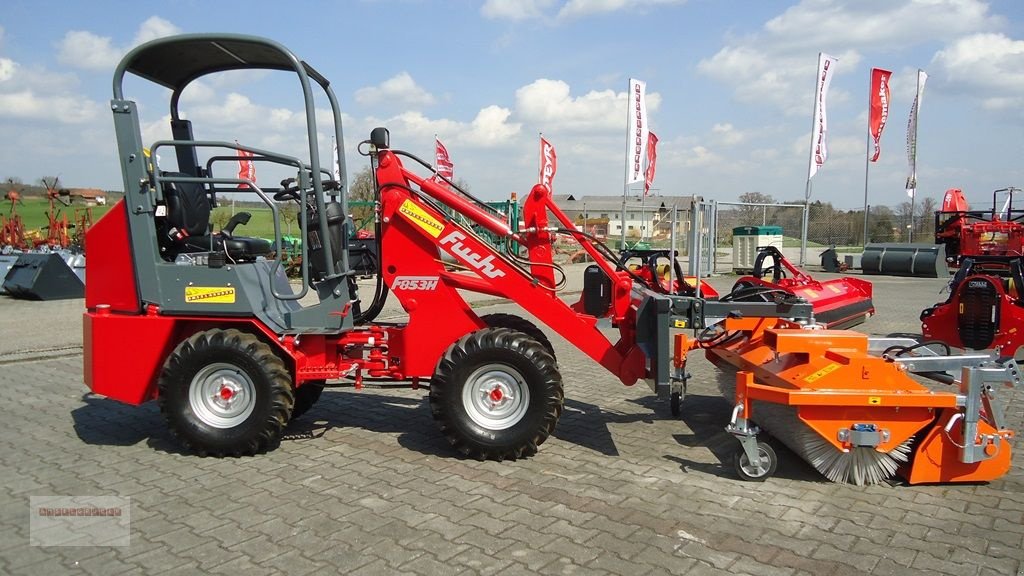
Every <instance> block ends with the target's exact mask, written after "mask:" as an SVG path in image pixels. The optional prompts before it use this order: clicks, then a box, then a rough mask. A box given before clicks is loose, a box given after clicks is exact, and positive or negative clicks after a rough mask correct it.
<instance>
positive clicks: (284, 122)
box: [189, 92, 306, 137]
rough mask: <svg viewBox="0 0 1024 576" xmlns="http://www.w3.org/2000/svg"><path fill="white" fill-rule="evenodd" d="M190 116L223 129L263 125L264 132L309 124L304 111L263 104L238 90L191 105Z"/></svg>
mask: <svg viewBox="0 0 1024 576" xmlns="http://www.w3.org/2000/svg"><path fill="white" fill-rule="evenodd" d="M189 117H190V118H191V119H192V120H193V121H194V122H195V123H197V124H198V123H203V124H205V125H208V126H213V127H217V128H221V129H223V128H231V129H238V128H239V127H243V129H244V127H246V126H254V127H255V126H259V127H260V128H261V129H262V130H264V131H267V132H274V131H286V130H294V129H295V128H300V127H303V126H305V125H306V124H305V123H306V116H305V113H304V112H302V113H300V112H295V111H293V110H289V109H287V108H271V107H268V106H262V105H260V104H256V103H254V102H253V101H252V100H250V99H249V97H248V96H245V95H243V94H239V93H237V92H231V93H229V94H228V95H227V96H226V97H225V98H224V100H223V101H222V102H220V103H216V102H212V103H208V104H200V105H198V106H192V107H190V111H189ZM227 137H229V136H227Z"/></svg>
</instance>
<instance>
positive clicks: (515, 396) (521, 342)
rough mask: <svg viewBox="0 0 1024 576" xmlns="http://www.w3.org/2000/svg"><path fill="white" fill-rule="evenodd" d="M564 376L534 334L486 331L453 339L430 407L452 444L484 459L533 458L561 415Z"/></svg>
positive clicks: (432, 391) (432, 390)
mask: <svg viewBox="0 0 1024 576" xmlns="http://www.w3.org/2000/svg"><path fill="white" fill-rule="evenodd" d="M563 402H564V396H563V392H562V376H561V374H559V372H558V368H557V364H556V362H555V359H554V357H553V356H552V355H551V354H550V353H549V352H548V351H547V350H546V349H545V347H544V346H543V345H542V344H541V343H539V342H537V341H536V340H535V339H533V338H531V337H529V336H527V335H526V334H523V333H522V332H518V331H514V330H510V329H508V328H484V329H482V330H477V331H476V332H472V333H470V334H467V335H466V336H464V337H462V338H461V339H460V340H459V341H458V342H456V343H455V344H452V345H451V347H449V348H448V350H447V351H446V352H445V355H444V357H442V358H441V361H440V362H438V366H437V370H436V371H435V374H434V377H433V378H432V379H431V382H430V407H431V411H432V412H433V415H434V419H435V420H437V421H438V423H439V425H440V427H441V431H442V432H443V433H444V435H445V437H446V438H447V439H448V441H449V442H450V443H451V444H452V446H454V447H455V449H456V450H457V451H458V452H459V453H461V454H463V455H465V456H470V457H473V458H477V459H479V460H486V459H491V460H499V461H500V460H504V459H511V460H515V459H517V458H521V457H524V456H531V455H533V454H535V453H536V452H537V447H538V446H540V445H541V444H542V443H544V441H545V440H547V438H548V436H549V435H550V434H551V432H552V431H553V430H554V429H555V424H556V423H557V422H558V417H559V416H560V415H561V413H562V404H563Z"/></svg>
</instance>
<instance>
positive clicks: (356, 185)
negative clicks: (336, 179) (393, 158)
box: [348, 166, 376, 230]
mask: <svg viewBox="0 0 1024 576" xmlns="http://www.w3.org/2000/svg"><path fill="white" fill-rule="evenodd" d="M375 199H376V192H375V191H374V186H373V174H372V173H371V172H370V167H369V166H365V167H363V169H362V170H360V171H359V173H358V174H356V175H355V178H353V179H352V184H351V185H350V186H349V188H348V201H349V203H350V204H349V212H350V213H351V214H352V220H353V222H354V223H355V226H356V230H361V229H365V228H371V227H372V226H373V218H374V207H373V204H372V202H373V201H374V200H375ZM356 202H370V203H371V204H362V205H355V204H353V203H356Z"/></svg>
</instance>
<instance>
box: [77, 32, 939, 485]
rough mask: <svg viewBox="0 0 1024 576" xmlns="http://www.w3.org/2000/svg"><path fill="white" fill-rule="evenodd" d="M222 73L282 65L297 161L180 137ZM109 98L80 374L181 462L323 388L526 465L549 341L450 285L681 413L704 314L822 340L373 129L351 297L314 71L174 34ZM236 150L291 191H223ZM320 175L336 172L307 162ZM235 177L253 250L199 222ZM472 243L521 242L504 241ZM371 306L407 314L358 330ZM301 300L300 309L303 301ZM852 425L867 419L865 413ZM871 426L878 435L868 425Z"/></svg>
mask: <svg viewBox="0 0 1024 576" xmlns="http://www.w3.org/2000/svg"><path fill="white" fill-rule="evenodd" d="M241 69H263V70H275V71H284V72H290V73H291V74H290V76H289V77H290V78H291V80H292V81H293V83H297V85H298V87H299V88H300V90H301V92H302V95H303V98H304V101H305V103H306V109H305V119H306V133H305V135H304V137H305V144H304V149H303V151H302V153H301V154H300V155H297V153H296V152H295V151H294V150H293V151H291V152H287V153H286V152H281V151H273V150H264V149H259V148H253V147H249V146H243V145H240V144H238V143H235V142H229V141H218V140H204V139H200V138H196V137H195V132H194V131H193V126H192V123H191V121H189V120H187V119H185V118H184V115H183V114H182V113H181V111H180V110H179V104H180V96H181V94H182V92H183V91H184V90H185V89H186V88H187V87H188V86H189V85H190V83H192V82H193V81H195V80H198V79H200V78H204V77H206V76H207V75H209V74H213V73H218V72H224V71H232V70H241ZM129 74H131V75H133V76H137V77H140V78H142V79H143V80H147V81H149V82H153V83H156V84H157V85H159V86H162V87H164V88H167V89H168V90H170V115H171V121H170V122H171V134H172V136H173V139H172V140H166V141H158V142H155V143H150V144H149V145H148V149H149V150H150V151H151V154H149V153H147V148H146V143H144V142H143V141H142V137H141V130H140V122H139V114H138V107H137V105H136V103H135V102H134V101H132V100H130V99H128V98H126V95H125V93H124V81H125V78H126V76H127V75H129ZM296 80H297V82H295V81H296ZM113 86H114V96H113V99H112V100H111V110H112V112H113V117H114V126H115V135H116V138H117V145H118V158H119V160H120V164H121V170H122V174H123V177H124V188H125V198H124V199H123V200H122V201H120V202H119V203H118V204H117V205H115V206H114V207H113V208H112V209H111V210H110V211H109V212H108V213H107V214H106V215H104V216H103V218H101V219H100V220H99V221H97V222H96V223H95V224H94V225H93V226H92V227H90V229H89V231H88V232H87V234H86V245H87V248H88V249H89V250H90V252H89V254H90V257H89V259H88V261H87V266H88V276H89V283H88V284H87V286H86V307H87V310H86V312H85V318H84V332H85V334H84V358H85V361H84V371H85V381H86V384H87V385H88V386H89V387H90V388H91V389H92V390H93V392H95V393H97V394H102V395H105V396H108V397H110V398H113V399H116V400H120V401H123V402H127V403H130V404H140V403H143V402H146V401H149V400H156V401H157V402H158V403H159V406H160V411H161V413H162V414H163V417H164V419H165V420H166V422H167V424H168V426H169V428H170V430H171V432H172V433H173V435H174V436H176V437H177V438H178V439H179V440H180V442H181V443H182V444H183V445H184V446H185V447H186V448H189V449H191V450H193V451H195V452H198V453H199V454H200V455H212V456H222V455H249V454H254V453H257V452H260V451H263V450H266V449H268V448H271V447H273V446H274V444H275V443H276V442H277V441H278V439H279V438H280V436H281V432H282V430H283V428H284V427H285V426H286V425H287V423H288V422H289V420H290V419H292V418H296V417H298V416H299V415H300V414H302V413H303V412H304V411H305V410H308V409H309V408H310V407H311V406H312V405H313V403H314V402H315V401H316V400H317V398H318V397H319V396H320V394H321V392H322V391H323V389H324V387H325V386H333V385H350V386H354V387H355V388H357V389H358V388H361V387H363V386H366V385H377V384H392V383H405V384H408V385H409V386H412V387H417V386H428V387H429V402H430V406H431V410H432V413H433V416H434V418H435V420H436V421H437V422H438V423H439V425H440V428H441V430H442V432H443V434H444V436H445V437H446V438H447V440H448V442H450V443H451V445H452V446H453V447H454V449H455V450H456V451H457V452H458V453H461V454H463V455H466V456H469V457H474V458H481V459H496V460H502V459H516V458H520V457H525V456H529V455H532V454H533V453H535V452H536V451H537V449H538V446H540V445H541V444H542V443H543V442H544V441H545V440H546V439H547V438H548V436H549V434H550V433H551V432H552V430H553V429H554V427H555V424H556V422H557V421H558V418H559V415H560V414H561V411H562V405H563V379H562V375H561V373H560V371H559V366H558V363H557V361H556V359H555V356H554V351H553V349H552V347H551V344H550V342H549V341H548V339H547V337H546V336H545V333H544V332H543V331H541V330H540V328H538V327H537V326H536V325H534V324H532V323H531V322H529V321H527V320H526V319H524V318H522V317H520V316H514V315H509V314H491V315H485V316H480V315H478V314H477V313H476V312H475V311H474V310H473V309H472V308H471V307H470V306H469V305H468V304H467V303H466V301H465V300H464V299H463V298H462V296H461V295H460V292H461V291H470V292H477V293H482V294H487V295H490V296H494V297H500V298H506V299H508V300H509V301H511V302H514V303H515V304H517V305H518V306H520V307H521V308H522V309H523V310H524V311H525V312H528V313H529V314H531V315H532V316H534V317H535V318H537V319H539V320H540V321H541V322H542V323H544V324H545V325H546V326H547V327H548V328H549V329H550V330H552V331H554V332H556V333H558V334H560V335H562V336H564V337H565V338H566V339H567V340H568V341H569V342H571V343H572V344H573V345H574V346H576V347H577V348H578V349H579V350H580V351H581V352H582V353H583V354H585V355H586V356H588V357H590V358H591V359H593V361H595V362H597V363H599V364H601V365H602V366H604V367H605V368H607V369H608V370H609V371H610V372H611V373H612V374H614V375H615V376H616V377H617V378H618V379H619V380H620V381H621V382H622V383H623V384H625V385H627V386H628V385H633V384H635V383H636V382H637V381H639V380H645V381H646V382H647V383H648V384H649V385H650V386H651V387H652V389H653V390H654V391H655V392H657V393H658V395H659V396H663V397H665V398H669V397H673V398H677V399H678V398H679V396H680V395H681V394H682V392H683V390H684V388H685V381H686V371H685V360H686V352H687V351H689V350H690V349H691V348H694V347H697V346H699V347H701V348H713V347H715V346H718V345H725V344H726V343H728V342H731V341H732V340H730V339H729V338H726V339H725V340H722V339H716V338H712V339H700V338H698V339H695V340H692V341H691V340H689V339H687V337H686V336H685V334H683V333H681V332H680V330H709V329H713V327H711V326H708V324H709V323H710V320H709V319H712V318H727V319H734V320H735V319H744V320H745V321H747V322H751V321H754V322H759V323H760V324H758V325H759V326H762V327H764V326H769V325H770V326H774V325H776V324H779V323H784V325H785V326H786V327H788V328H789V329H792V330H806V331H807V332H808V337H809V338H812V337H813V334H814V332H813V329H815V328H818V327H819V326H818V325H817V324H816V323H815V321H814V315H813V309H812V306H811V305H810V304H809V303H807V302H806V301H805V300H803V299H801V298H799V297H796V296H793V295H792V294H784V295H778V297H777V298H776V299H774V300H772V301H770V302H736V301H731V300H729V299H728V298H722V299H721V300H711V299H707V298H702V297H700V294H702V293H703V294H710V293H711V292H710V291H705V290H706V286H699V285H694V283H691V282H689V281H687V280H686V279H683V281H679V277H678V276H679V275H678V270H679V268H677V266H676V265H675V263H674V262H670V263H669V264H667V268H666V269H663V268H662V267H661V265H659V264H658V262H657V261H656V259H657V257H664V258H665V259H668V260H672V259H671V258H669V257H668V256H669V255H668V253H665V254H662V255H660V256H659V255H648V259H647V260H648V263H649V265H648V266H647V268H644V267H634V266H630V265H629V264H628V262H627V260H628V258H621V257H620V256H619V255H617V254H615V253H613V252H612V251H611V250H610V249H609V248H608V247H606V246H605V245H604V244H603V243H601V242H600V241H598V240H597V239H596V238H594V237H592V236H590V235H589V234H587V233H585V232H582V231H579V230H577V228H576V227H575V226H574V224H573V222H572V221H571V219H570V218H569V217H568V216H566V214H565V213H564V212H563V211H562V210H560V209H559V208H558V206H557V205H555V203H554V202H553V201H552V199H551V192H550V190H549V189H548V188H547V187H546V186H543V185H537V186H534V187H533V189H532V190H531V191H530V192H529V194H528V195H527V197H526V199H525V201H524V203H523V207H522V220H523V222H522V223H521V225H520V224H519V223H508V222H506V221H505V220H504V219H503V218H502V217H501V215H500V214H497V213H496V212H494V211H493V210H491V209H489V208H488V207H487V205H486V204H484V203H483V202H480V201H479V200H477V199H476V198H473V197H472V196H471V195H469V194H468V193H466V192H465V191H463V190H460V189H459V188H458V187H457V186H455V185H454V184H453V183H452V182H450V181H447V180H446V179H445V178H443V177H441V176H439V175H437V173H436V171H435V170H434V169H433V167H432V166H431V165H430V164H429V163H427V162H424V161H422V160H420V159H419V158H417V157H416V156H414V155H412V154H410V153H408V152H403V151H400V150H396V149H392V148H391V145H390V135H389V133H388V131H387V130H386V129H384V128H376V129H374V130H373V131H372V132H371V134H370V137H369V139H368V140H365V141H363V142H361V143H360V144H359V151H360V152H361V153H362V154H363V155H365V156H366V157H367V158H368V159H369V162H370V164H371V168H372V171H371V173H372V174H373V176H374V186H375V190H376V196H377V197H376V205H377V206H378V213H377V224H376V228H377V230H376V234H375V235H374V238H375V239H376V241H377V242H378V245H377V246H376V248H377V252H376V253H377V254H378V255H379V258H378V259H377V262H378V264H377V266H378V270H377V272H378V274H377V276H378V280H379V282H378V284H377V288H376V289H375V290H374V294H373V296H372V299H369V301H364V300H362V299H361V295H360V293H359V290H358V286H357V284H356V282H355V278H356V276H357V273H358V271H357V270H353V267H352V266H351V265H350V257H349V252H348V248H349V245H348V242H349V239H350V238H351V237H352V234H351V229H350V228H351V223H350V220H349V219H348V218H347V215H348V213H349V210H348V194H347V192H348V190H347V180H346V168H345V157H344V154H343V152H342V151H343V150H344V146H343V145H342V143H343V139H342V130H341V112H340V109H339V106H338V101H337V98H336V97H335V95H334V93H333V91H332V89H331V85H330V84H329V82H328V81H327V80H326V79H325V78H324V77H323V76H322V75H320V74H319V73H318V72H316V70H315V69H313V68H312V67H311V66H310V65H309V64H307V63H305V62H303V61H302V60H300V59H299V58H298V57H297V56H295V55H294V54H293V53H292V52H290V51H289V50H288V49H287V48H285V47H284V46H281V45H280V44H278V43H276V42H273V41H271V40H266V39H261V38H255V37H251V36H241V35H227V34H217V35H211V34H192V35H183V36H175V37H169V38H162V39H159V40H154V41H152V42H149V43H146V44H143V45H142V46H139V47H137V48H135V49H134V50H132V51H131V52H129V53H128V54H127V55H126V56H125V57H124V59H123V60H122V61H121V63H120V64H119V65H118V67H117V69H116V71H115V73H114V82H113ZM314 88H319V90H320V91H321V92H322V93H323V95H322V97H321V98H322V99H323V98H325V99H326V102H328V103H329V105H330V110H331V113H330V115H329V117H330V118H331V119H332V120H333V124H332V125H331V126H330V130H331V131H330V132H329V134H331V135H333V136H334V138H335V139H336V141H337V142H338V150H339V152H338V153H337V156H336V157H335V158H333V159H331V160H333V162H332V161H331V160H329V161H328V162H326V163H324V162H322V159H321V156H320V149H319V139H320V138H321V137H323V134H321V133H320V132H319V131H318V117H317V116H318V114H317V113H316V112H317V110H315V109H314V105H313V102H314V99H313V90H314ZM322 101H323V100H322ZM160 152H163V158H173V159H174V161H175V162H174V163H175V164H176V166H175V167H174V169H173V170H168V169H166V168H167V166H159V165H158V164H157V163H156V162H155V159H156V158H157V157H158V156H159V153H160ZM243 152H244V153H246V156H247V157H248V159H249V160H251V161H253V162H260V163H261V166H265V167H266V168H262V167H261V173H264V174H265V173H267V172H271V171H272V170H275V169H276V170H278V171H280V172H282V173H284V174H287V175H288V177H287V178H284V179H283V180H282V182H281V185H280V186H278V187H261V186H259V185H258V184H257V183H256V182H254V181H252V180H251V179H247V178H240V177H237V176H236V175H235V170H234V166H235V165H236V162H237V160H238V157H239V155H240V154H241V153H243ZM334 162H336V163H337V165H338V168H339V170H338V171H339V173H340V177H339V178H337V179H333V178H332V172H333V171H332V170H330V169H329V168H328V169H325V168H324V167H325V165H326V166H330V165H331V164H332V163H334ZM240 184H244V185H245V188H244V191H245V193H246V194H249V196H250V198H252V199H254V200H256V201H260V202H263V203H264V204H265V205H266V206H267V210H268V211H269V213H270V214H271V216H272V218H273V222H274V239H273V241H272V242H268V241H266V240H261V239H257V238H251V237H246V236H244V235H242V232H243V231H244V226H245V224H246V222H247V221H248V219H249V216H248V215H246V214H244V213H239V214H237V215H236V216H235V217H233V218H232V219H231V221H229V222H227V223H226V224H225V226H224V227H223V229H221V230H217V231H214V230H212V229H211V227H210V211H211V208H212V207H213V206H214V205H215V204H216V200H217V197H218V195H219V194H220V195H223V194H224V193H227V192H232V193H234V192H237V191H238V190H239V185H240ZM287 202H295V203H297V204H298V205H299V207H300V210H299V226H300V228H301V230H302V233H303V235H304V241H303V243H302V248H301V251H302V253H301V267H300V268H301V280H300V281H299V282H298V283H297V285H293V284H291V283H290V282H289V281H288V280H287V278H286V277H285V274H284V266H285V263H284V260H283V259H284V257H285V251H284V250H282V237H281V236H282V233H281V218H280V212H281V204H282V203H287ZM478 231H484V232H487V233H489V235H490V236H492V237H493V238H497V239H498V243H499V244H500V243H504V244H505V245H506V246H508V245H511V244H512V243H514V244H515V245H518V246H521V247H522V249H512V248H505V249H502V247H501V246H500V245H495V244H493V243H489V242H488V241H485V240H484V239H483V238H482V237H481V234H480V233H479V232H478ZM559 236H565V237H567V238H569V239H570V240H571V241H575V242H577V243H578V244H579V245H580V248H581V249H582V250H584V251H586V252H587V254H588V255H590V257H591V258H592V259H593V260H594V264H593V265H592V266H591V267H589V268H588V269H587V271H586V272H585V275H584V290H583V294H582V295H581V297H580V298H579V300H578V301H576V302H575V303H567V302H565V301H564V300H563V299H562V298H560V297H559V292H558V289H559V287H560V286H561V284H562V283H563V280H564V271H562V269H561V268H560V267H559V266H557V265H556V264H554V263H553V262H552V258H551V257H552V242H553V240H554V239H555V238H556V237H559ZM442 256H444V258H442ZM651 257H655V260H654V261H652V260H651V259H650V258H651ZM446 259H447V260H449V261H451V260H454V262H455V264H456V265H455V266H449V265H448V264H446V262H445V260H446ZM652 263H653V266H652V265H651V264H652ZM666 271H667V277H664V276H663V272H666ZM388 294H393V295H394V297H395V298H397V300H398V301H399V303H400V304H401V306H402V308H403V309H404V310H405V312H407V314H408V319H407V320H406V321H404V322H399V323H377V322H375V321H374V318H375V317H376V315H377V314H378V313H379V312H380V310H381V308H382V306H383V302H384V298H386V297H387V295H388ZM314 295H315V299H316V303H315V304H308V303H307V304H303V303H300V300H303V301H304V302H305V301H309V300H311V299H312V298H313V296H314ZM307 296H309V297H310V298H306V297H307ZM304 299H305V300H304ZM673 331H675V332H676V334H675V335H674V336H673ZM767 369H769V370H770V369H771V368H770V367H769V368H767ZM931 369H933V370H934V368H931ZM830 370H834V371H836V374H837V375H841V374H846V372H845V371H843V370H841V369H838V368H837V369H830ZM830 373H831V371H830ZM861 376H862V373H861V372H857V376H856V377H857V378H860V377H861ZM904 377H905V376H904ZM953 403H955V395H954V401H953ZM858 414H859V415H858V418H860V419H862V420H869V419H870V411H868V412H867V413H866V414H867V415H865V412H864V411H862V412H860V413H858ZM884 417H885V415H883V420H881V421H877V422H875V423H876V424H877V425H879V426H884V425H885V422H884ZM851 425H852V424H851ZM747 430H748V431H749V429H747ZM858 438H859V437H858ZM742 445H743V447H744V450H743V454H746V458H747V460H746V462H747V464H748V465H750V466H754V467H755V468H756V467H757V466H759V465H761V464H762V462H761V461H760V460H759V459H758V453H757V451H756V449H755V450H754V452H750V451H749V450H748V448H749V446H750V445H751V444H750V442H749V441H746V440H745V441H744V442H743V443H742ZM754 446H755V448H756V443H755V444H754ZM751 454H752V456H751Z"/></svg>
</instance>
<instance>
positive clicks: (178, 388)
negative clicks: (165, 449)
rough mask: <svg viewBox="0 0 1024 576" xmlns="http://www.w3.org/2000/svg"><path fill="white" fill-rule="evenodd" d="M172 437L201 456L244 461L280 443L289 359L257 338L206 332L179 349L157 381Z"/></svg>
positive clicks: (288, 403)
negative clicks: (231, 457) (283, 359)
mask: <svg viewBox="0 0 1024 576" xmlns="http://www.w3.org/2000/svg"><path fill="white" fill-rule="evenodd" d="M157 387H158V392H159V396H158V399H157V401H158V403H159V404H160V412H161V413H163V415H164V419H165V420H166V421H167V425H168V427H169V428H170V430H171V433H172V434H173V435H174V436H175V437H177V438H178V440H180V441H181V443H182V444H184V445H185V448H187V449H191V450H195V451H196V452H198V453H199V454H200V455H202V456H206V455H211V456H226V455H233V456H244V455H252V454H255V453H257V452H261V451H263V450H266V449H267V448H269V447H270V446H272V445H273V444H274V443H276V442H277V441H278V440H279V439H280V437H281V431H282V430H283V429H284V426H285V424H287V423H288V419H289V418H290V416H291V412H292V406H293V404H294V401H295V400H294V396H293V395H292V385H291V378H290V376H289V374H288V370H287V369H286V368H285V365H284V361H282V360H281V358H280V357H279V356H278V355H277V354H275V353H274V351H273V349H272V348H271V347H270V346H269V345H267V344H265V343H263V342H262V341H260V340H259V339H258V338H256V337H255V336H253V335H252V334H247V333H245V332H241V331H239V330H234V329H231V330H220V329H213V330H206V331H203V332H198V333H196V334H194V335H192V336H191V337H190V338H188V339H187V340H185V341H183V342H181V343H180V344H178V346H177V347H176V348H175V349H174V352H172V353H171V355H170V356H168V358H167V360H166V362H164V366H163V370H162V371H161V373H160V379H159V381H158V383H157Z"/></svg>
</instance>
